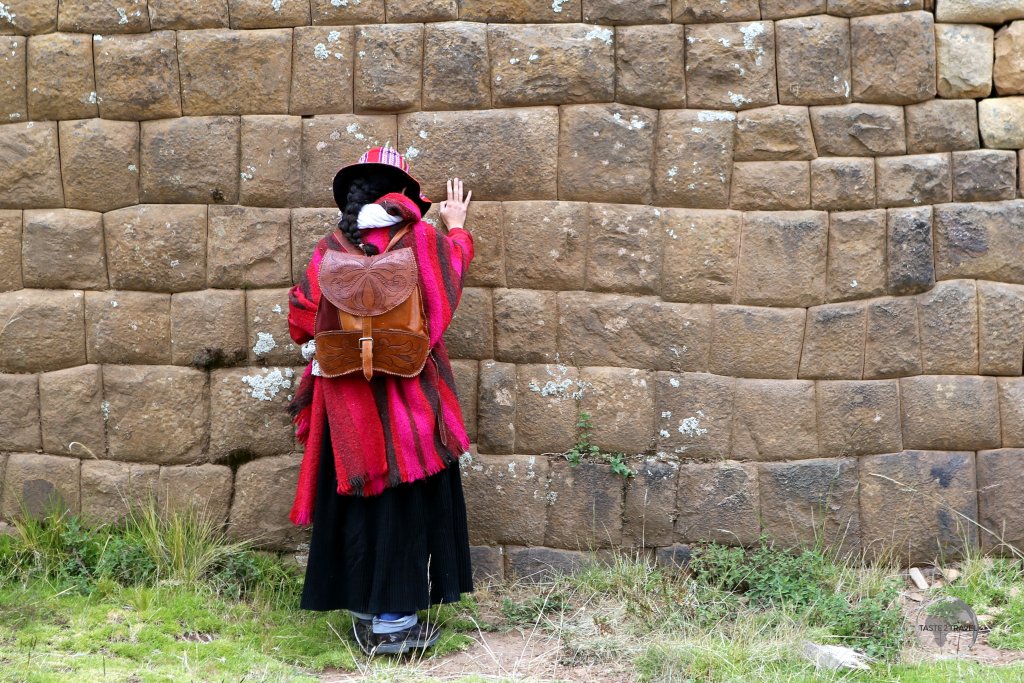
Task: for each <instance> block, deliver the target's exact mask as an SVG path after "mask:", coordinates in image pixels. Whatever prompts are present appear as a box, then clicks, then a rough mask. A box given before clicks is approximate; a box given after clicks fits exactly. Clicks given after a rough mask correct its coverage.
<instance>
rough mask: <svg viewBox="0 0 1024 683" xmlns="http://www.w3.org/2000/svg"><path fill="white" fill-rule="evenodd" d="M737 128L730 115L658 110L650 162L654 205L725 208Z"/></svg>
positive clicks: (716, 112)
mask: <svg viewBox="0 0 1024 683" xmlns="http://www.w3.org/2000/svg"><path fill="white" fill-rule="evenodd" d="M735 130H736V114H734V113H732V112H727V111H695V110H692V109H681V110H671V111H667V110H666V111H662V112H660V113H659V116H658V138H657V146H656V150H657V151H656V155H655V164H654V191H655V199H656V202H657V203H658V204H659V205H663V206H691V207H695V208H703V209H724V208H727V207H728V206H729V183H730V179H731V177H732V156H733V149H734V145H735V142H734V133H735Z"/></svg>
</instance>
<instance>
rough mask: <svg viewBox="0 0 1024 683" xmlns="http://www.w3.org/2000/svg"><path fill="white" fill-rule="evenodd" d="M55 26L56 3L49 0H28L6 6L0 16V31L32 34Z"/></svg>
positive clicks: (52, 29)
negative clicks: (5, 10)
mask: <svg viewBox="0 0 1024 683" xmlns="http://www.w3.org/2000/svg"><path fill="white" fill-rule="evenodd" d="M56 28H57V3H56V2H51V1H50V0H28V1H26V2H18V4H17V5H15V6H14V7H10V6H9V7H8V10H7V12H5V13H4V14H3V15H2V16H0V33H14V34H16V35H23V36H24V35H32V34H34V33H49V32H51V31H54V30H56Z"/></svg>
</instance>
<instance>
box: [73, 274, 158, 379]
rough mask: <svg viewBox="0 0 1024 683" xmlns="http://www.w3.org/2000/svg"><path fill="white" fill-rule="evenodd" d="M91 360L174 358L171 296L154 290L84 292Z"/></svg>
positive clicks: (137, 361) (154, 360)
mask: <svg viewBox="0 0 1024 683" xmlns="http://www.w3.org/2000/svg"><path fill="white" fill-rule="evenodd" d="M85 340H86V348H87V350H88V356H89V362H90V363H146V364H165V365H166V364H169V363H170V362H171V297H170V295H169V294H157V293H155V292H135V291H118V290H106V291H102V292H86V293H85Z"/></svg>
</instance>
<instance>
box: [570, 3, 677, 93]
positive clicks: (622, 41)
mask: <svg viewBox="0 0 1024 683" xmlns="http://www.w3.org/2000/svg"><path fill="white" fill-rule="evenodd" d="M589 4H593V3H589ZM622 4H623V5H625V3H622ZM665 5H666V7H667V3H665ZM585 9H586V8H585ZM602 23H606V22H602ZM684 32H685V29H684V28H683V27H682V26H680V25H679V24H666V25H662V26H625V27H622V28H618V29H616V30H615V100H616V101H617V102H624V103H625V104H636V105H639V106H641V107H652V108H654V109H681V108H683V107H685V106H686V70H685V68H684V61H683V54H684V48H683V46H684V45H685V43H684Z"/></svg>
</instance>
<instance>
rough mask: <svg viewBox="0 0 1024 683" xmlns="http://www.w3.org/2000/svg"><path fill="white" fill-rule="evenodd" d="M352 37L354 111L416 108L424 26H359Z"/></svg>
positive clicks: (419, 84) (420, 74)
mask: <svg viewBox="0 0 1024 683" xmlns="http://www.w3.org/2000/svg"><path fill="white" fill-rule="evenodd" d="M355 36H356V44H355V72H354V75H353V79H354V82H355V88H354V90H355V94H354V98H355V108H356V111H357V112H378V111H389V112H400V111H416V110H417V109H419V108H420V106H421V99H420V93H421V91H422V85H423V84H422V75H423V25H422V24H387V25H379V26H360V27H359V28H357V29H356V32H355Z"/></svg>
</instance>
